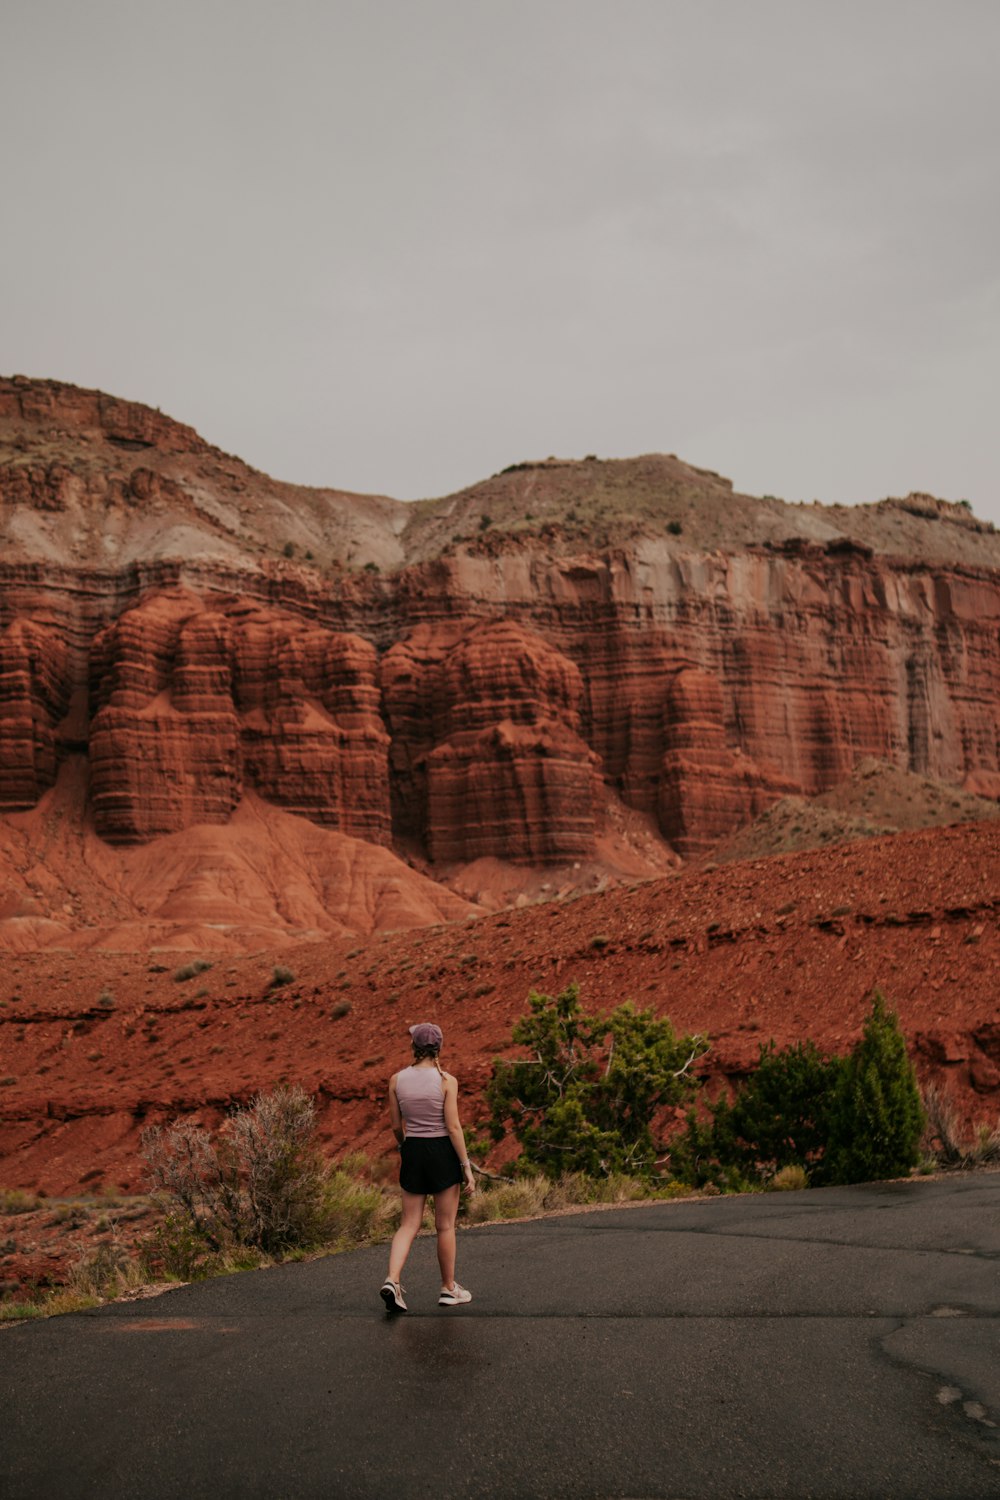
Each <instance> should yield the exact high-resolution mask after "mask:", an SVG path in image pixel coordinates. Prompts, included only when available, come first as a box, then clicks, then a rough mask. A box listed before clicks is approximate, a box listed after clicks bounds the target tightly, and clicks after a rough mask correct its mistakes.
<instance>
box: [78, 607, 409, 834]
mask: <svg viewBox="0 0 1000 1500" xmlns="http://www.w3.org/2000/svg"><path fill="white" fill-rule="evenodd" d="M92 661H93V673H94V684H95V691H94V709H95V712H94V718H93V723H92V727H91V735H90V755H91V765H92V798H93V807H94V818H95V823H96V826H97V829H98V831H99V832H100V834H101V835H102V837H104V838H106V839H108V840H109V841H110V842H112V843H133V842H142V841H143V840H145V839H149V838H154V837H156V836H158V835H160V834H165V833H174V832H177V831H178V830H179V829H182V828H187V827H190V826H191V825H192V824H193V823H224V822H226V821H227V819H228V818H229V816H230V814H231V813H232V811H233V809H234V807H235V806H236V804H237V802H238V801H239V799H240V797H241V795H242V792H243V788H244V786H245V785H247V786H252V787H255V788H257V789H258V790H259V791H260V792H261V794H262V795H263V796H265V797H267V798H268V799H269V800H270V801H272V802H275V803H277V804H279V805H280V806H283V807H286V808H288V809H289V810H290V811H293V812H298V813H301V814H303V815H304V816H306V817H309V818H311V819H312V821H313V822H316V823H321V824H325V825H327V826H330V827H335V828H340V829H341V830H343V831H344V832H347V833H351V834H353V835H355V836H357V837H360V838H367V839H369V840H371V841H372V842H375V843H384V842H386V841H387V839H388V833H389V808H388V780H387V770H386V749H387V745H388V736H387V735H386V733H385V730H384V728H383V726H382V724H381V721H380V719H379V717H378V689H377V686H376V680H375V652H374V649H373V647H371V646H370V645H369V644H368V643H367V642H366V641H362V640H360V639H359V638H357V637H355V636H348V635H343V634H339V633H334V632H331V631H329V630H325V629H323V628H322V627H319V626H312V625H308V624H304V623H303V622H302V621H301V620H297V619H295V618H294V617H288V616H284V615H279V614H276V613H274V612H273V611H271V612H268V611H266V610H263V609H261V608H260V607H259V606H257V605H255V604H253V603H252V602H249V601H241V600H238V599H232V598H229V599H225V598H220V599H219V600H218V601H217V602H216V603H215V604H214V606H211V607H206V605H205V604H204V603H203V601H202V600H201V599H199V598H198V597H197V596H195V595H192V594H190V593H187V592H185V591H182V590H178V591H175V592H173V593H158V594H153V595H150V596H147V597H146V598H145V599H144V600H143V601H142V602H141V604H139V605H138V606H137V607H136V608H134V609H131V610H128V611H127V612H126V613H125V614H123V615H122V616H120V618H119V619H118V620H117V621H116V622H115V623H114V624H113V625H111V626H110V627H108V629H107V630H106V631H104V632H102V633H101V634H100V635H99V636H98V637H97V639H96V640H95V642H94V648H93V653H92Z"/></svg>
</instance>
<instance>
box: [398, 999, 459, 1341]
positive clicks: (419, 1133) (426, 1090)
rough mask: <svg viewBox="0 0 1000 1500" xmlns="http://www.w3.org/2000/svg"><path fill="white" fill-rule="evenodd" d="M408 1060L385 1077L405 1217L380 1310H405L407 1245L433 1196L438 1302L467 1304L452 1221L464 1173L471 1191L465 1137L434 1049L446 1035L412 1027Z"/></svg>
mask: <svg viewBox="0 0 1000 1500" xmlns="http://www.w3.org/2000/svg"><path fill="white" fill-rule="evenodd" d="M410 1037H411V1040H412V1042H413V1062H412V1063H411V1064H410V1066H409V1067H408V1068H403V1069H402V1070H401V1071H400V1072H398V1073H394V1074H393V1075H392V1077H391V1078H390V1079H389V1118H390V1119H391V1121H392V1129H393V1134H394V1135H395V1137H396V1140H397V1141H398V1142H399V1149H400V1152H401V1161H400V1168H399V1185H400V1187H401V1188H402V1190H403V1217H402V1220H401V1222H400V1226H399V1228H398V1229H397V1230H396V1233H395V1234H394V1235H393V1239H392V1245H391V1246H390V1249H389V1274H388V1276H387V1277H386V1279H385V1282H384V1283H383V1285H382V1289H381V1291H380V1293H379V1295H380V1296H381V1298H382V1301H383V1302H384V1303H385V1308H386V1312H390V1313H395V1312H405V1311H406V1303H405V1302H404V1301H403V1288H402V1286H401V1285H400V1281H399V1278H400V1277H401V1276H402V1274H403V1266H404V1265H405V1264H406V1257H407V1256H408V1255H409V1253H410V1246H411V1245H412V1244H413V1241H414V1240H415V1239H416V1237H417V1234H418V1233H419V1231H420V1225H421V1222H422V1220H423V1217H424V1204H425V1203H426V1202H427V1195H428V1193H430V1194H431V1195H432V1196H433V1198H434V1224H435V1227H436V1229H437V1254H438V1265H439V1266H440V1267H441V1295H440V1296H439V1297H438V1304H439V1306H441V1307H458V1306H459V1305H460V1304H461V1303H463V1302H471V1301H472V1293H471V1292H467V1291H466V1290H465V1287H464V1286H459V1284H458V1282H457V1281H456V1280H455V1219H456V1217H457V1215H458V1199H459V1193H460V1192H461V1184H462V1180H463V1177H464V1180H465V1185H466V1187H467V1188H468V1190H469V1192H470V1193H474V1192H475V1191H476V1179H475V1177H474V1176H473V1175H472V1167H471V1165H470V1164H469V1155H468V1152H467V1151H466V1149H465V1135H464V1133H463V1131H462V1126H461V1124H460V1122H459V1118H458V1082H457V1080H456V1079H455V1078H454V1077H453V1076H452V1074H451V1073H444V1072H442V1071H441V1064H440V1063H439V1062H438V1053H439V1052H440V1051H441V1043H442V1042H443V1041H444V1036H443V1034H442V1032H441V1028H440V1026H434V1025H433V1024H432V1023H431V1022H429V1021H424V1022H422V1023H421V1024H420V1025H419V1026H411V1027H410Z"/></svg>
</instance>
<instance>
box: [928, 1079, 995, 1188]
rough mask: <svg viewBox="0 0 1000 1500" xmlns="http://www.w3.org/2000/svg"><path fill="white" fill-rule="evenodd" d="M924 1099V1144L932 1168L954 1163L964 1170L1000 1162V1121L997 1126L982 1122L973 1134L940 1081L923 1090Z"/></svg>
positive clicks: (953, 1164)
mask: <svg viewBox="0 0 1000 1500" xmlns="http://www.w3.org/2000/svg"><path fill="white" fill-rule="evenodd" d="M921 1102H922V1104H923V1110H924V1120H925V1126H924V1134H923V1140H922V1146H923V1148H924V1150H925V1153H926V1154H925V1158H924V1162H925V1163H926V1166H927V1168H928V1170H930V1171H933V1169H934V1168H935V1167H952V1168H955V1169H958V1170H960V1171H961V1170H968V1169H970V1168H974V1167H985V1166H993V1165H995V1164H996V1163H997V1162H1000V1121H998V1123H997V1124H996V1125H993V1126H990V1125H985V1124H984V1125H980V1126H978V1127H977V1129H976V1130H975V1132H974V1134H973V1135H972V1136H971V1137H970V1136H969V1135H967V1134H966V1132H965V1131H964V1130H963V1129H962V1125H961V1121H960V1120H959V1116H958V1111H957V1110H956V1109H955V1106H954V1105H953V1104H952V1103H951V1100H950V1099H949V1098H948V1096H947V1095H946V1094H945V1093H944V1091H943V1090H942V1089H940V1088H938V1086H937V1085H936V1084H930V1085H929V1087H927V1088H926V1089H924V1090H923V1093H922V1096H921Z"/></svg>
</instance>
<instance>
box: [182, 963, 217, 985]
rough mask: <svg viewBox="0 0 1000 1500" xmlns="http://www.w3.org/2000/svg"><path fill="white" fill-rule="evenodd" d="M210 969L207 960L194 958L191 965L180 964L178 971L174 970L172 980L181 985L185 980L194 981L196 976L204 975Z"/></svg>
mask: <svg viewBox="0 0 1000 1500" xmlns="http://www.w3.org/2000/svg"><path fill="white" fill-rule="evenodd" d="M211 967H212V965H211V963H210V962H209V960H208V959H207V958H196V959H193V960H192V962H191V963H189V964H182V965H181V967H180V968H179V969H175V970H174V979H175V980H176V981H177V983H178V984H183V983H184V981H185V980H186V979H194V977H195V975H196V974H204V973H205V971H206V970H207V969H210V968H211Z"/></svg>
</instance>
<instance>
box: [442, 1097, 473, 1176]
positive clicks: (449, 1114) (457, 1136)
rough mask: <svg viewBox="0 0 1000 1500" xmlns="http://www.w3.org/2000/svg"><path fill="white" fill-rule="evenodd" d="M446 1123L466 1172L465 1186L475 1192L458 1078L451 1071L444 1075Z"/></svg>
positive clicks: (463, 1169)
mask: <svg viewBox="0 0 1000 1500" xmlns="http://www.w3.org/2000/svg"><path fill="white" fill-rule="evenodd" d="M444 1123H445V1126H446V1128H447V1131H448V1135H449V1136H450V1138H451V1144H452V1145H453V1146H454V1148H455V1150H456V1151H457V1152H458V1159H459V1162H460V1163H461V1166H462V1171H463V1172H464V1173H465V1186H466V1187H467V1189H468V1190H469V1192H470V1193H474V1192H475V1191H476V1179H475V1177H474V1176H473V1173H472V1165H471V1163H470V1161H469V1153H468V1151H467V1150H466V1149H465V1131H464V1130H463V1129H462V1122H461V1120H460V1119H459V1118H458V1079H457V1078H455V1077H454V1076H453V1075H452V1074H451V1073H445V1075H444Z"/></svg>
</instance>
